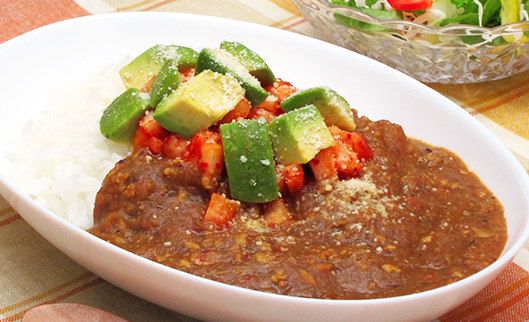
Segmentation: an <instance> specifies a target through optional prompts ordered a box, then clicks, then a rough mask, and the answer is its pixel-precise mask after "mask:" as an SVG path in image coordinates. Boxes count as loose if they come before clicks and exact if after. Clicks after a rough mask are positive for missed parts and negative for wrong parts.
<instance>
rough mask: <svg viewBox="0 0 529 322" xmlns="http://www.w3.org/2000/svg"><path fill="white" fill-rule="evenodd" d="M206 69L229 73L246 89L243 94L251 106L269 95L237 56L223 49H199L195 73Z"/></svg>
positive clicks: (259, 102)
mask: <svg viewBox="0 0 529 322" xmlns="http://www.w3.org/2000/svg"><path fill="white" fill-rule="evenodd" d="M207 69H209V70H212V71H214V72H218V73H221V74H224V75H231V76H233V77H234V78H235V79H237V80H238V81H239V82H240V83H241V86H242V87H243V88H244V90H245V91H246V94H245V96H246V98H247V99H248V100H249V101H250V103H251V104H252V106H257V105H259V104H261V103H262V102H264V100H265V99H266V98H267V97H268V95H269V94H268V92H267V91H265V90H264V88H263V87H262V86H261V83H259V81H258V80H257V78H255V77H253V76H252V75H250V73H249V72H248V70H247V69H246V68H245V67H244V66H243V65H242V64H241V63H240V62H239V60H238V59H237V58H235V57H234V56H233V55H232V54H230V53H229V52H227V51H225V50H223V49H209V48H204V49H202V50H201V51H200V53H199V54H198V59H197V67H196V70H195V75H198V74H199V73H201V72H202V71H204V70H207Z"/></svg>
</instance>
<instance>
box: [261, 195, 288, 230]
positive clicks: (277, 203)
mask: <svg viewBox="0 0 529 322" xmlns="http://www.w3.org/2000/svg"><path fill="white" fill-rule="evenodd" d="M264 217H265V219H266V221H267V224H268V226H270V227H277V226H278V225H281V224H283V223H285V222H287V221H289V220H291V219H292V215H291V214H290V211H289V210H288V206H287V205H286V203H285V201H284V200H283V199H282V198H279V199H276V200H274V201H271V202H269V203H267V204H265V206H264Z"/></svg>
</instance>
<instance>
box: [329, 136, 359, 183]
mask: <svg viewBox="0 0 529 322" xmlns="http://www.w3.org/2000/svg"><path fill="white" fill-rule="evenodd" d="M331 148H332V149H333V150H334V161H335V164H336V169H337V170H338V174H339V175H340V177H342V178H352V177H354V176H356V175H357V174H358V173H359V172H360V170H362V167H363V164H362V162H360V161H359V160H358V156H357V155H356V152H355V151H353V149H351V148H350V147H348V146H347V145H346V144H344V143H343V142H341V141H336V144H335V145H334V146H332V147H331Z"/></svg>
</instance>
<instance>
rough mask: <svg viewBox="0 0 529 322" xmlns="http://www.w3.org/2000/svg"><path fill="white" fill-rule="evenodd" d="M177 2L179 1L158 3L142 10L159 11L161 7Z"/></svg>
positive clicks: (171, 0) (170, 0) (172, 0)
mask: <svg viewBox="0 0 529 322" xmlns="http://www.w3.org/2000/svg"><path fill="white" fill-rule="evenodd" d="M176 1H178V0H165V1H162V2H160V3H157V4H155V5H152V6H150V7H147V8H145V9H142V11H150V10H154V9H158V8H160V7H161V6H165V5H166V4H169V3H173V2H176Z"/></svg>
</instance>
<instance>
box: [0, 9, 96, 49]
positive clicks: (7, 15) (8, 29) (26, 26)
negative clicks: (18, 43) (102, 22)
mask: <svg viewBox="0 0 529 322" xmlns="http://www.w3.org/2000/svg"><path fill="white" fill-rule="evenodd" d="M1 8H2V9H1V10H2V16H1V18H0V43H2V42H4V41H6V40H9V39H11V38H14V37H16V36H18V35H21V34H23V33H25V32H28V31H30V30H33V29H36V28H39V27H42V26H45V25H48V24H51V23H53V22H57V21H61V20H66V19H70V18H75V17H81V16H88V15H90V13H89V12H87V11H85V10H84V9H82V8H81V7H79V6H78V5H77V4H76V3H75V2H74V1H73V0H39V1H34V0H18V1H2V5H1Z"/></svg>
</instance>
